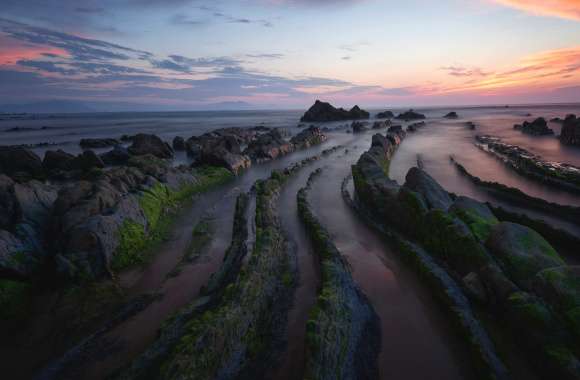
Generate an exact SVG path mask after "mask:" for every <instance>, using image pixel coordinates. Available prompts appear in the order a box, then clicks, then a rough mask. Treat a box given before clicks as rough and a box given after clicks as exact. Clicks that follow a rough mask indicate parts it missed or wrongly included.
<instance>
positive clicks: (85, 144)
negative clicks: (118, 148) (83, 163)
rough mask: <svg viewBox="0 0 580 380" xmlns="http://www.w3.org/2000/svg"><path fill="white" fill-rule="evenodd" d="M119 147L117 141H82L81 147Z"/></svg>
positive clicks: (109, 139)
mask: <svg viewBox="0 0 580 380" xmlns="http://www.w3.org/2000/svg"><path fill="white" fill-rule="evenodd" d="M115 145H119V141H117V140H116V139H111V138H105V139H81V141H80V146H81V148H83V149H95V148H107V147H110V146H115Z"/></svg>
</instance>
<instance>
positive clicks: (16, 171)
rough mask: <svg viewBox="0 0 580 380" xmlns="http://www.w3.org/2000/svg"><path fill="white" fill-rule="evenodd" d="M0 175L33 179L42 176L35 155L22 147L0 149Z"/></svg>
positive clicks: (40, 163)
mask: <svg viewBox="0 0 580 380" xmlns="http://www.w3.org/2000/svg"><path fill="white" fill-rule="evenodd" d="M0 173H4V174H7V175H9V176H10V177H15V176H18V177H22V178H35V177H39V176H42V175H43V171H42V161H41V160H40V157H38V155H36V153H34V152H32V151H30V150H28V149H26V148H22V147H18V146H16V147H0Z"/></svg>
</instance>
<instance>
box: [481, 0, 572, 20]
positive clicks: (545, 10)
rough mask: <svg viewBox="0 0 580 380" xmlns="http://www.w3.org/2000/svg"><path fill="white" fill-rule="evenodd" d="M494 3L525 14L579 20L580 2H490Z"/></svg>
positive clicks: (542, 0) (558, 0) (528, 0)
mask: <svg viewBox="0 0 580 380" xmlns="http://www.w3.org/2000/svg"><path fill="white" fill-rule="evenodd" d="M492 1H493V2H495V3H499V4H503V5H506V6H508V7H512V8H517V9H521V10H524V11H526V12H529V13H532V14H536V15H543V16H557V17H563V18H567V19H573V20H580V1H578V0H492Z"/></svg>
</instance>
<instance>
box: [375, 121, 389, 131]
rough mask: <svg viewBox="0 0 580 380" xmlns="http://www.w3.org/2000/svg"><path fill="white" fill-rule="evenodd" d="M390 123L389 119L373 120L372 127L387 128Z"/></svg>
mask: <svg viewBox="0 0 580 380" xmlns="http://www.w3.org/2000/svg"><path fill="white" fill-rule="evenodd" d="M390 125H391V121H390V120H385V121H375V122H374V123H373V129H384V128H388V127H389V126H390Z"/></svg>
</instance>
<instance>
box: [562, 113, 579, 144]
mask: <svg viewBox="0 0 580 380" xmlns="http://www.w3.org/2000/svg"><path fill="white" fill-rule="evenodd" d="M560 141H561V142H562V144H566V145H578V146H580V118H576V116H575V115H568V116H566V119H565V120H564V122H563V124H562V132H561V133H560Z"/></svg>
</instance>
